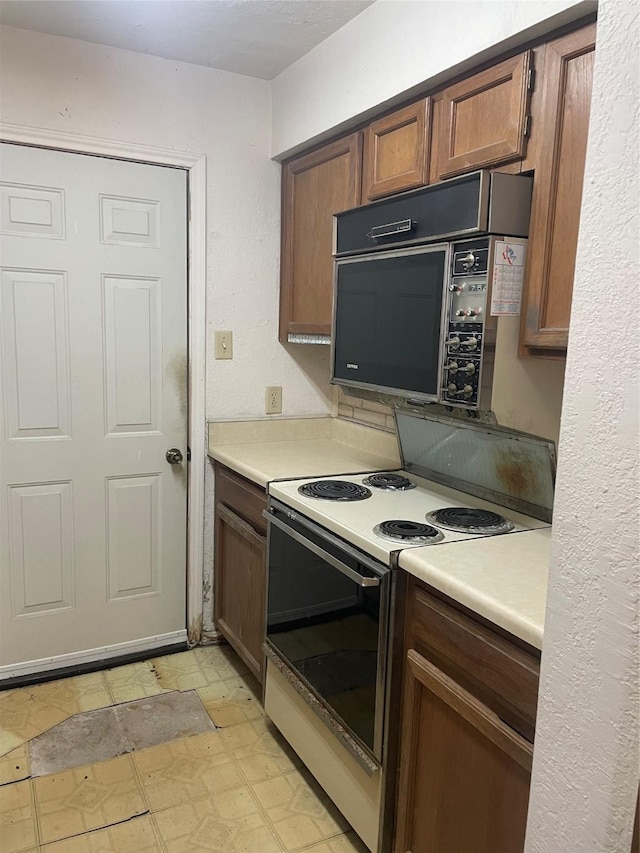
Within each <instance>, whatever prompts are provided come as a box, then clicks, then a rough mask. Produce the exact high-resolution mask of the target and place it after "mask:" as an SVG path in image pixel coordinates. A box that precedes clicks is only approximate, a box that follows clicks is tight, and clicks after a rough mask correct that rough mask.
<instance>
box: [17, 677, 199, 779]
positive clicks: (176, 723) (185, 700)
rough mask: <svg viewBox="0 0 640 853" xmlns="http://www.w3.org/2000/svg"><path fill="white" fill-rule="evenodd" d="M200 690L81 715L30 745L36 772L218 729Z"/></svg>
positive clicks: (67, 767)
mask: <svg viewBox="0 0 640 853" xmlns="http://www.w3.org/2000/svg"><path fill="white" fill-rule="evenodd" d="M214 728H215V727H214V725H213V723H212V722H211V719H210V718H209V715H208V714H207V712H206V710H205V708H204V706H203V704H202V702H201V701H200V699H199V698H198V696H197V695H196V693H195V692H193V691H190V692H187V693H169V694H164V695H160V696H151V697H148V698H146V699H138V700H136V701H135V702H128V703H126V704H123V705H117V706H113V707H111V708H100V709H99V710H97V711H90V712H89V713H86V714H76V715H75V716H74V717H71V718H70V719H68V720H65V721H64V722H63V723H60V725H57V726H55V727H54V728H52V729H49V731H48V732H45V733H44V734H42V735H40V736H39V737H37V738H34V739H33V740H32V741H31V743H30V744H29V753H30V757H31V773H32V775H33V776H45V775H48V774H51V773H61V772H63V771H65V770H70V769H72V768H74V767H80V766H82V765H84V764H91V763H93V762H96V761H107V760H108V759H110V758H115V757H116V756H118V755H122V754H123V753H126V752H133V751H134V750H136V749H143V748H144V747H149V746H155V745H156V744H161V743H167V742H168V741H173V740H180V739H181V738H186V737H190V736H191V735H196V734H200V733H202V732H210V731H213V730H214Z"/></svg>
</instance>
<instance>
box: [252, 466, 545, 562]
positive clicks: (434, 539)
mask: <svg viewBox="0 0 640 853" xmlns="http://www.w3.org/2000/svg"><path fill="white" fill-rule="evenodd" d="M316 484H317V485H316ZM269 495H270V497H272V498H275V499H276V500H278V501H280V502H281V503H282V504H285V505H286V506H287V507H288V508H289V509H290V510H293V511H295V512H298V513H300V514H301V515H303V516H305V517H306V518H309V519H311V520H313V521H315V522H316V523H317V524H319V525H321V526H322V527H323V528H325V529H327V530H330V531H331V532H332V533H334V534H335V535H336V536H339V537H340V538H341V539H343V540H345V541H346V542H348V543H350V544H352V545H354V546H356V547H357V548H360V549H361V550H362V551H364V552H365V553H367V554H369V555H371V556H372V557H374V558H375V559H376V560H380V562H382V563H384V564H386V565H389V564H390V559H391V554H393V553H394V552H396V551H400V550H402V549H404V548H417V547H424V546H427V545H428V546H430V547H435V546H444V545H448V544H451V543H453V542H459V541H460V540H467V539H474V538H477V537H480V536H493V535H503V534H506V533H519V532H521V531H524V530H535V529H538V528H542V527H549V526H550V525H549V522H546V521H541V520H540V519H537V518H533V517H531V516H528V515H524V514H522V513H520V512H516V511H515V510H511V509H505V508H504V507H502V506H499V505H498V504H495V503H491V502H489V501H486V500H482V499H481V498H477V497H474V496H473V495H469V494H465V493H464V492H461V491H458V490H455V489H452V488H448V487H447V486H444V485H441V484H440V483H436V482H433V481H430V480H427V479H425V478H423V477H419V476H417V475H416V474H413V473H411V472H407V471H402V470H400V471H394V472H380V473H379V474H370V473H365V474H347V475H344V476H332V477H315V478H308V479H300V480H298V479H296V480H286V481H278V482H273V483H270V484H269ZM316 495H317V496H316ZM443 510H446V512H443ZM465 510H469V511H465ZM453 528H455V529H453Z"/></svg>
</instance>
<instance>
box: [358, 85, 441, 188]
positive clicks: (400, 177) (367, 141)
mask: <svg viewBox="0 0 640 853" xmlns="http://www.w3.org/2000/svg"><path fill="white" fill-rule="evenodd" d="M429 100H430V99H429V98H425V99H423V100H422V101H418V103H417V104H410V105H409V106H408V107H404V109H401V110H397V111H396V112H395V113H392V114H391V115H388V116H385V117H384V118H381V119H378V121H374V122H372V123H371V124H370V125H369V127H367V128H366V129H365V136H364V165H363V170H362V196H363V198H364V199H367V200H368V201H372V200H373V199H376V198H381V197H382V196H385V195H392V194H393V193H398V192H402V191H403V190H410V189H413V188H414V187H420V186H422V185H423V184H426V183H427V163H428V159H429V158H428V140H429V133H428V126H429Z"/></svg>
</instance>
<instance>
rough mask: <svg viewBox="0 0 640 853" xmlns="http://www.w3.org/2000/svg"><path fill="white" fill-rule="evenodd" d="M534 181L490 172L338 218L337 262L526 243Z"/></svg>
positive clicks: (395, 197) (401, 196) (432, 186)
mask: <svg viewBox="0 0 640 853" xmlns="http://www.w3.org/2000/svg"><path fill="white" fill-rule="evenodd" d="M532 187H533V178H531V177H529V176H525V175H507V174H503V173H501V172H488V171H487V170H483V171H479V172H471V173H470V174H468V175H462V176H461V177H459V178H451V179H450V180H448V181H441V182H440V183H437V184H431V185H430V186H427V187H421V188H420V189H417V190H410V191H409V192H406V193H400V194H399V195H395V196H391V197H390V198H386V199H383V200H381V201H376V202H373V203H372V204H366V205H363V206H362V207H356V208H353V209H352V210H347V211H344V212H343V213H338V214H336V215H335V217H334V256H335V257H341V256H344V255H354V254H359V253H360V252H372V251H376V250H377V249H388V248H390V247H400V246H411V245H416V244H420V243H430V242H435V241H437V240H444V239H448V238H451V237H464V236H465V235H467V234H468V235H471V236H472V235H474V234H502V235H504V236H509V237H526V236H527V235H528V233H529V213H530V209H531V193H532Z"/></svg>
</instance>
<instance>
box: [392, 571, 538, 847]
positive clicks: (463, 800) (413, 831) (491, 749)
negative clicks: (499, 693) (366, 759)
mask: <svg viewBox="0 0 640 853" xmlns="http://www.w3.org/2000/svg"><path fill="white" fill-rule="evenodd" d="M416 592H419V594H420V597H421V598H417V597H416ZM430 599H431V596H429V593H428V592H426V591H425V588H424V587H423V585H421V584H418V583H417V582H416V583H414V584H412V585H410V589H409V602H408V619H407V630H406V639H405V651H406V657H405V678H404V687H403V698H402V708H403V710H402V729H401V745H400V767H399V783H398V795H397V817H396V831H395V843H394V853H521V851H522V850H523V848H524V837H525V829H526V821H527V809H528V803H529V784H530V776H531V762H532V755H533V745H532V743H530V742H529V740H527V739H526V738H525V737H523V736H522V735H521V734H520V733H519V732H518V731H516V730H515V729H514V728H512V727H511V726H510V725H508V724H507V723H505V722H504V721H503V719H502V718H501V717H500V716H499V715H498V714H497V713H496V711H495V710H494V708H493V707H490V705H495V706H496V707H497V706H498V705H499V704H500V699H499V697H497V698H496V700H495V702H494V701H493V700H491V699H490V700H488V701H489V704H486V703H485V701H483V700H481V699H479V698H478V695H477V694H478V693H483V691H482V689H480V690H477V691H476V690H474V689H473V683H474V681H475V680H476V679H477V677H478V666H477V661H478V658H482V657H483V656H484V657H485V658H486V662H487V666H488V670H487V671H489V672H491V671H493V667H494V666H495V665H496V663H497V662H498V661H499V660H500V656H503V655H504V654H505V652H506V651H507V648H506V647H505V640H504V638H503V637H502V636H498V635H496V640H497V645H496V647H495V648H494V647H492V645H491V641H490V631H488V630H487V629H486V627H485V626H482V625H478V626H476V625H475V624H474V623H473V620H472V619H470V618H468V617H467V616H466V615H464V614H460V613H457V612H455V610H454V608H451V607H449V605H447V604H444V603H442V602H440V601H439V600H438V599H437V598H435V597H433V599H432V600H433V601H434V602H435V607H434V610H433V612H434V613H436V612H441V613H444V615H445V616H446V615H447V613H448V611H451V614H452V621H451V623H450V627H451V630H452V631H453V630H455V627H456V626H457V627H458V628H459V630H460V640H461V646H462V647H465V646H466V647H467V648H468V647H469V637H470V636H472V635H473V633H474V632H475V630H476V627H478V628H479V629H480V630H479V632H478V638H479V645H478V648H477V650H476V651H475V652H474V654H473V655H472V656H473V657H474V658H475V659H476V660H475V663H474V665H473V667H471V666H470V672H469V674H468V677H467V676H465V674H464V672H463V669H464V666H462V667H461V664H460V660H459V659H458V660H454V659H453V657H451V658H450V657H448V656H447V655H446V654H443V650H445V647H446V644H442V645H441V644H439V643H438V642H437V638H436V642H434V643H433V645H431V646H429V645H427V644H426V643H425V637H424V636H423V635H422V632H421V628H420V625H419V620H418V619H416V618H415V616H416V604H417V606H418V608H420V607H422V606H423V605H424V604H425V602H426V603H427V604H428V602H429V600H430ZM465 623H468V624H465ZM434 636H435V635H434ZM507 642H508V641H507ZM455 646H456V644H453V645H452V646H451V648H452V649H453V648H455ZM455 654H456V655H457V653H455ZM531 657H532V658H533V659H534V660H535V656H534V655H532V656H531ZM513 660H515V661H519V660H521V650H520V649H517V650H516V655H515V657H514V659H513ZM524 663H525V667H524V668H525V669H527V666H526V661H525V662H524ZM480 669H482V666H480ZM471 670H473V671H471ZM453 673H457V674H458V676H459V677H453ZM513 676H514V678H515V682H513V683H512V684H511V687H513V688H514V689H516V690H517V681H518V675H517V670H514V671H513ZM528 677H529V676H528V675H525V678H528ZM509 680H510V681H511V677H510V678H509ZM500 681H501V676H500V677H499V678H498V680H497V681H496V682H495V683H494V684H492V685H489V686H488V689H487V690H486V691H484V695H485V696H492V695H493V691H494V689H495V687H496V684H498V683H499V682H500ZM504 701H505V702H506V703H507V704H508V703H509V701H510V700H509V697H507V698H506V699H505V700H504ZM531 714H532V715H535V709H534V708H531ZM533 725H534V722H533V720H531V727H532V728H533Z"/></svg>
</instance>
